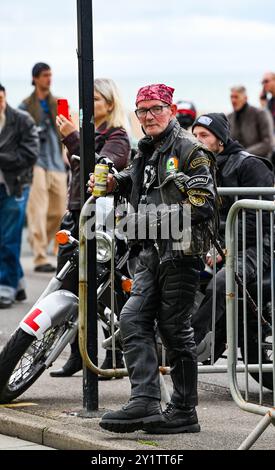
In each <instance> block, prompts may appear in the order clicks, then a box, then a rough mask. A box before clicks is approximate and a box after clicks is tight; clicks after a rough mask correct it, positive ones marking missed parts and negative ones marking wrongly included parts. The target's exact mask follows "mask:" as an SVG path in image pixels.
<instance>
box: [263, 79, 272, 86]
mask: <svg viewBox="0 0 275 470" xmlns="http://www.w3.org/2000/svg"><path fill="white" fill-rule="evenodd" d="M269 82H271V80H268V79H267V78H266V79H265V80H263V81H262V85H264V84H265V83H269Z"/></svg>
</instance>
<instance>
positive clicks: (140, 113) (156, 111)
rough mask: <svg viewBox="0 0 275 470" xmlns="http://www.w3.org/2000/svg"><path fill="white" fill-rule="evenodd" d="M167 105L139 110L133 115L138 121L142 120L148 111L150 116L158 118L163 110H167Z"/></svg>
mask: <svg viewBox="0 0 275 470" xmlns="http://www.w3.org/2000/svg"><path fill="white" fill-rule="evenodd" d="M169 107H170V105H169V104H163V105H157V106H152V107H151V108H139V109H136V110H135V114H136V116H137V118H138V119H144V118H145V117H146V116H147V113H148V111H149V112H150V113H151V114H152V116H159V115H160V114H162V112H163V108H169Z"/></svg>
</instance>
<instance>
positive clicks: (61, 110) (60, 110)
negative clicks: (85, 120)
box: [57, 99, 71, 120]
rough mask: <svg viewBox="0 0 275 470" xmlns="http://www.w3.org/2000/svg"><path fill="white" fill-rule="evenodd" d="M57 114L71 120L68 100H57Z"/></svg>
mask: <svg viewBox="0 0 275 470" xmlns="http://www.w3.org/2000/svg"><path fill="white" fill-rule="evenodd" d="M57 114H58V116H60V114H62V115H63V116H64V117H65V118H67V119H69V120H71V118H70V114H69V103H68V100H64V99H58V100H57Z"/></svg>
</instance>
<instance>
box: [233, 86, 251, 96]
mask: <svg viewBox="0 0 275 470" xmlns="http://www.w3.org/2000/svg"><path fill="white" fill-rule="evenodd" d="M231 91H236V92H237V93H241V94H242V95H246V94H247V91H246V88H245V87H244V86H243V85H235V86H232V87H231Z"/></svg>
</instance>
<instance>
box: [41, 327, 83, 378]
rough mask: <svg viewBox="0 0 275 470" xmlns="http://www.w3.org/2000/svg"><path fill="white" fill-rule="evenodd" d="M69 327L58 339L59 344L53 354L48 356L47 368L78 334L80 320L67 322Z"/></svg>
mask: <svg viewBox="0 0 275 470" xmlns="http://www.w3.org/2000/svg"><path fill="white" fill-rule="evenodd" d="M67 325H68V326H67V329H66V331H65V333H63V335H62V336H61V338H60V339H59V340H58V342H57V344H56V345H55V347H54V349H53V350H52V352H51V354H50V355H49V357H47V359H46V361H45V366H46V369H48V367H50V366H51V365H52V364H53V362H54V361H55V360H56V359H57V358H58V356H59V355H60V354H61V353H62V351H63V349H64V348H65V347H66V346H67V344H69V343H71V342H72V340H73V339H74V338H75V335H76V334H77V329H78V321H77V320H76V321H74V322H72V321H71V322H68V323H67Z"/></svg>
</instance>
